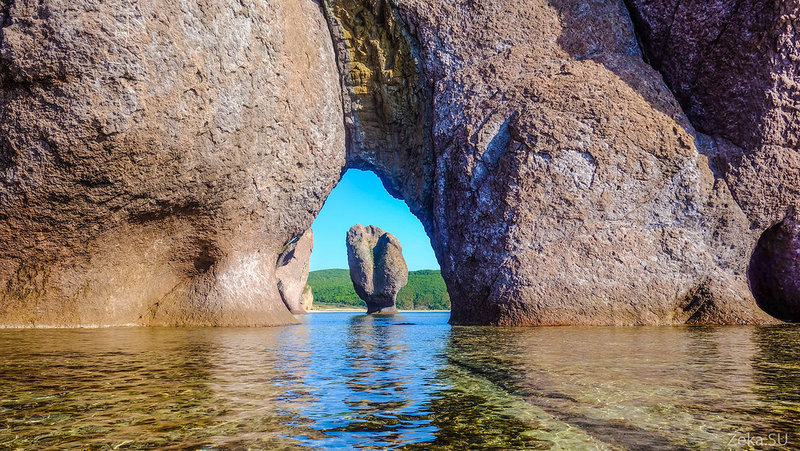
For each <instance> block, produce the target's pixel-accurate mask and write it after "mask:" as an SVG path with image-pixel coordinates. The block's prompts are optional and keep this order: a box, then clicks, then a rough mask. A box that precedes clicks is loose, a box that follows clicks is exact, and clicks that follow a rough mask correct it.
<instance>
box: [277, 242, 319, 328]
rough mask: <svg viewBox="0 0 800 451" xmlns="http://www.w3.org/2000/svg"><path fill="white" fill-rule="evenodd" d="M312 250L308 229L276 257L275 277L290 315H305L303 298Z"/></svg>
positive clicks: (312, 245) (312, 244) (312, 243)
mask: <svg viewBox="0 0 800 451" xmlns="http://www.w3.org/2000/svg"><path fill="white" fill-rule="evenodd" d="M313 249H314V232H313V231H312V230H311V229H308V230H307V231H306V232H305V233H303V234H302V235H300V237H299V238H297V239H296V240H293V241H292V242H291V243H289V244H287V245H286V247H285V248H284V249H283V252H281V254H280V255H279V256H278V263H277V264H276V265H275V266H276V269H275V276H276V277H277V279H278V291H280V293H281V298H282V299H283V303H284V304H286V308H288V309H289V311H290V312H292V313H305V312H306V309H305V308H304V307H303V302H304V299H303V296H305V291H304V290H305V289H306V287H307V285H306V281H307V280H308V268H309V259H310V258H311V251H312V250H313Z"/></svg>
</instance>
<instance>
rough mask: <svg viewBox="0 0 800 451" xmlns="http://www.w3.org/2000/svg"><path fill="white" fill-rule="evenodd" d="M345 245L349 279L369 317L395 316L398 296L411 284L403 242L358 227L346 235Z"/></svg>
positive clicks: (368, 227) (375, 230)
mask: <svg viewBox="0 0 800 451" xmlns="http://www.w3.org/2000/svg"><path fill="white" fill-rule="evenodd" d="M346 243H347V263H348V265H349V266H350V279H351V280H352V281H353V288H354V289H355V291H356V294H358V297H360V298H361V299H362V300H363V301H364V302H365V303H366V304H367V313H396V312H397V307H396V306H395V302H396V301H397V293H399V292H400V289H401V288H403V287H404V286H406V284H407V283H408V266H406V260H405V259H404V258H403V247H402V246H401V245H400V241H398V240H397V238H395V236H394V235H392V234H391V233H388V232H384V231H383V230H381V229H380V228H379V227H375V226H373V225H371V226H367V227H364V226H362V225H361V224H356V225H354V226H353V227H351V228H350V230H348V231H347V238H346Z"/></svg>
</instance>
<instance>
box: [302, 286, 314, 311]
mask: <svg viewBox="0 0 800 451" xmlns="http://www.w3.org/2000/svg"><path fill="white" fill-rule="evenodd" d="M300 304H301V305H302V306H303V310H305V311H306V312H310V311H311V310H312V309H313V308H314V292H313V290H312V289H311V285H306V287H305V288H304V289H303V295H302V296H301V297H300Z"/></svg>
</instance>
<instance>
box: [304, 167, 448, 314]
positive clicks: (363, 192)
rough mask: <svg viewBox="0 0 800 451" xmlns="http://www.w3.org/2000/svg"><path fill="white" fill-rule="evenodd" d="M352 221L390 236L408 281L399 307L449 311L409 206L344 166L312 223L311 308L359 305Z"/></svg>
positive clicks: (427, 243)
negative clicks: (348, 240)
mask: <svg viewBox="0 0 800 451" xmlns="http://www.w3.org/2000/svg"><path fill="white" fill-rule="evenodd" d="M355 224H361V225H363V226H370V225H374V226H376V227H378V228H380V229H382V230H384V231H386V232H388V233H391V234H392V235H394V236H395V237H396V238H397V239H398V240H399V241H400V244H401V245H402V252H403V256H404V258H405V261H406V264H407V266H408V273H409V277H408V284H407V285H406V286H405V287H403V288H402V289H401V290H400V292H399V293H398V294H397V304H396V305H397V308H398V309H401V310H448V309H449V308H450V297H449V294H448V292H447V287H446V285H445V283H444V279H443V278H442V276H441V272H440V270H439V263H438V260H437V258H436V255H435V253H434V251H433V247H432V244H431V240H430V238H429V235H428V232H427V231H426V228H425V227H424V225H423V223H422V222H421V221H420V218H419V217H418V216H417V215H415V214H414V213H412V211H411V209H410V207H409V205H407V203H406V202H404V201H403V200H401V199H399V198H397V197H395V196H393V195H392V194H390V192H389V191H388V190H387V189H386V186H385V185H384V183H383V182H382V180H381V179H380V178H379V177H378V176H377V175H376V174H375V173H374V172H371V171H364V170H359V169H349V170H348V171H347V172H346V173H345V174H344V175H343V177H342V179H341V180H340V182H339V184H338V185H337V186H336V187H335V188H334V189H333V191H331V193H330V194H329V195H328V198H327V199H326V201H325V204H324V206H323V207H322V209H321V210H320V212H319V214H318V215H317V217H316V219H315V220H314V223H313V225H312V227H311V228H312V230H313V233H314V250H313V251H312V253H311V259H310V273H309V278H308V285H309V286H310V287H311V290H312V293H313V296H314V308H315V309H326V308H361V307H363V306H364V302H363V301H362V300H361V299H360V297H359V296H358V295H357V294H356V291H355V289H354V287H353V283H352V282H351V280H350V272H349V268H348V259H347V247H346V244H345V237H346V234H347V232H348V230H349V229H350V228H351V227H352V226H354V225H355Z"/></svg>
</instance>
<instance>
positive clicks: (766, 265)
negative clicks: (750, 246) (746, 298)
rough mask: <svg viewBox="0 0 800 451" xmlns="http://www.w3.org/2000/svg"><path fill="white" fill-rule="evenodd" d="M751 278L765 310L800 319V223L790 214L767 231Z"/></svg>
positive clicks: (758, 246) (749, 271)
mask: <svg viewBox="0 0 800 451" xmlns="http://www.w3.org/2000/svg"><path fill="white" fill-rule="evenodd" d="M747 277H748V281H749V283H750V290H751V291H752V293H753V296H754V297H755V299H756V303H757V304H758V306H759V307H761V309H762V310H764V311H765V312H767V313H769V314H770V315H772V316H774V317H775V318H778V319H780V320H782V321H787V322H792V323H795V322H800V222H798V221H796V220H793V219H792V218H791V217H790V218H787V219H785V220H783V221H781V222H779V223H778V224H776V225H774V226H772V227H770V228H769V229H767V230H766V231H764V233H763V234H762V235H761V238H760V239H759V240H758V243H757V244H756V247H755V250H754V251H753V255H752V257H751V258H750V265H749V267H748V269H747Z"/></svg>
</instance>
